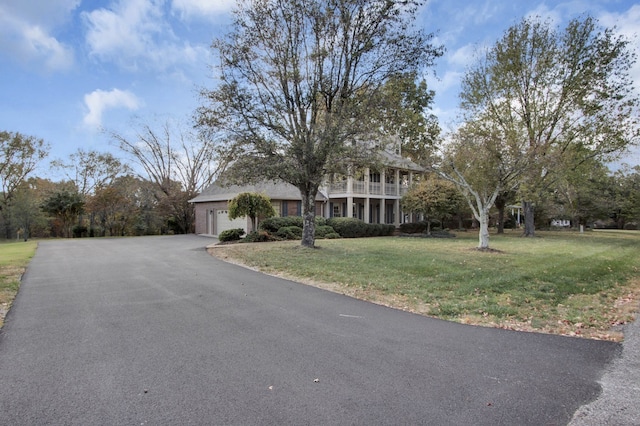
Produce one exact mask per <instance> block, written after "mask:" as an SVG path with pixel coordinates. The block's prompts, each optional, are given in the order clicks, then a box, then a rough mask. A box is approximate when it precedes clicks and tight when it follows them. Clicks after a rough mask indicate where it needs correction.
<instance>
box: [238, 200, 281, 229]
mask: <svg viewBox="0 0 640 426" xmlns="http://www.w3.org/2000/svg"><path fill="white" fill-rule="evenodd" d="M275 215H276V211H275V209H274V208H273V205H272V204H271V199H270V198H269V197H268V196H266V195H264V194H259V193H256V192H242V193H240V194H238V195H236V196H235V197H234V198H233V199H232V200H231V201H229V219H235V218H238V217H243V216H248V217H249V219H251V232H254V231H255V230H256V219H257V218H258V217H264V218H267V217H273V216H275Z"/></svg>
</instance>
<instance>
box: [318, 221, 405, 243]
mask: <svg viewBox="0 0 640 426" xmlns="http://www.w3.org/2000/svg"><path fill="white" fill-rule="evenodd" d="M327 225H329V226H331V227H332V228H333V229H334V230H335V231H336V233H338V234H339V235H340V236H341V237H342V238H362V237H378V236H387V235H392V234H393V232H394V231H395V229H396V228H395V226H393V225H385V224H380V223H364V222H363V221H361V220H359V219H355V218H349V217H334V218H331V219H329V220H327Z"/></svg>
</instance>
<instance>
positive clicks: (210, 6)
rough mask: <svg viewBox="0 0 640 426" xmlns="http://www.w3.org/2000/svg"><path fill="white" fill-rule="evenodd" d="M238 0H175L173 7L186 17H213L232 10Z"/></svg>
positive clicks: (172, 3) (181, 15)
mask: <svg viewBox="0 0 640 426" xmlns="http://www.w3.org/2000/svg"><path fill="white" fill-rule="evenodd" d="M236 3H237V1H236V0H215V1H211V0H173V1H172V2H171V9H172V10H173V11H175V12H177V13H178V15H180V17H182V18H183V19H184V18H197V17H203V16H204V17H211V16H216V15H220V14H223V13H226V12H229V11H231V10H232V9H233V8H234V7H235V5H236Z"/></svg>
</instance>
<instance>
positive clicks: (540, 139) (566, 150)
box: [446, 16, 640, 247]
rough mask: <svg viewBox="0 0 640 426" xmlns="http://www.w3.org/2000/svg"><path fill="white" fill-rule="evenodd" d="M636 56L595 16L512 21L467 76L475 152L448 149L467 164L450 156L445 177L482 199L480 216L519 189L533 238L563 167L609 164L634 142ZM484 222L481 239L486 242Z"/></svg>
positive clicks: (464, 132)
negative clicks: (562, 21)
mask: <svg viewBox="0 0 640 426" xmlns="http://www.w3.org/2000/svg"><path fill="white" fill-rule="evenodd" d="M634 62H635V53H634V52H633V51H631V50H630V49H629V42H628V41H627V40H626V39H624V38H623V37H618V36H615V35H614V31H613V29H602V28H600V27H599V26H598V23H597V21H596V20H595V19H593V18H591V17H588V16H587V17H585V18H583V19H576V20H573V21H571V22H570V23H569V24H568V25H567V26H566V28H564V29H563V30H561V29H556V28H553V27H552V26H551V24H550V23H549V22H542V21H541V20H540V19H539V18H526V19H523V20H522V21H521V22H520V23H518V24H516V25H514V26H512V27H510V28H509V29H508V30H507V31H506V32H505V34H504V36H503V37H502V38H501V39H500V40H499V41H497V42H496V44H495V45H494V46H493V47H492V48H491V49H489V50H488V51H487V52H486V55H485V56H484V57H482V58H480V60H479V61H478V63H477V64H476V65H475V66H474V67H472V68H470V69H469V71H468V72H467V73H466V74H465V76H464V78H463V80H462V91H461V94H460V98H461V109H462V111H463V118H464V125H463V126H462V127H461V131H460V132H459V135H458V137H457V139H458V140H461V139H464V140H466V141H467V142H468V143H473V144H476V145H478V144H479V145H478V146H476V147H475V148H474V152H475V154H472V153H468V154H464V153H463V152H464V151H465V150H467V148H466V147H463V146H462V145H461V144H458V145H456V149H458V150H459V151H460V152H456V151H455V150H452V151H450V152H451V154H453V155H454V156H455V157H457V158H458V159H461V158H464V160H463V161H462V162H456V161H448V162H446V166H449V167H450V168H451V170H449V172H448V173H447V174H448V176H449V177H450V178H452V181H455V182H456V183H457V184H458V185H459V186H460V187H461V188H462V189H463V191H466V194H468V195H469V197H470V199H471V200H472V201H474V199H475V201H474V204H476V207H478V206H479V204H478V203H477V200H478V199H479V198H478V195H480V196H481V198H483V201H482V208H480V209H479V210H481V211H476V212H474V214H475V213H479V214H480V215H481V216H482V214H483V213H482V211H484V212H485V213H488V211H489V208H490V207H491V206H492V205H493V203H494V202H495V198H496V197H497V196H498V195H499V194H500V193H501V192H503V191H505V190H507V191H508V190H510V189H512V187H513V189H517V191H518V193H519V195H520V197H521V199H522V200H523V201H524V202H525V207H526V208H525V220H526V222H525V223H526V225H527V226H526V230H527V232H526V234H527V235H533V204H532V200H533V199H535V195H536V194H537V193H538V192H539V191H541V190H544V189H545V188H547V187H548V186H549V185H550V184H551V183H553V182H555V180H556V179H557V178H558V174H559V173H561V172H562V171H563V170H566V169H567V168H575V167H577V166H579V165H580V164H582V163H584V162H586V161H588V160H589V159H590V158H596V159H599V160H611V159H613V158H616V157H617V156H618V155H620V154H621V153H623V152H624V150H625V149H626V148H627V147H629V146H630V145H632V144H635V143H637V142H638V136H639V128H640V127H639V124H640V117H639V116H638V114H637V111H638V105H639V101H638V96H637V94H636V92H635V91H634V88H633V82H632V79H631V76H630V69H631V66H632V65H633V64H634ZM467 152H468V150H467ZM469 154H471V155H469ZM489 154H490V158H487V155H489ZM470 176H473V178H471V177H470ZM472 181H477V182H476V183H473V182H472ZM478 182H481V183H482V185H484V189H482V190H479V189H478V188H480V187H479V186H478V185H479V184H478ZM482 185H481V186H482ZM474 192H475V194H474ZM481 219H482V218H481ZM484 223H486V222H485V221H484V220H481V234H482V233H486V235H487V238H486V240H482V239H481V243H480V245H481V247H482V246H484V245H486V246H487V247H488V232H487V231H486V230H485V229H484V228H483V224H484Z"/></svg>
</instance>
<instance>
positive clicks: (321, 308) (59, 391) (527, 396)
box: [0, 235, 621, 425]
mask: <svg viewBox="0 0 640 426" xmlns="http://www.w3.org/2000/svg"><path fill="white" fill-rule="evenodd" d="M210 242H211V241H210V240H208V239H206V238H202V237H196V236H193V235H191V236H173V237H141V238H126V239H74V240H68V241H46V242H42V243H40V246H39V248H38V251H37V253H36V256H35V257H34V259H33V260H32V262H31V265H30V266H29V270H28V271H27V274H26V275H25V277H24V279H23V284H22V287H21V290H20V293H19V295H18V297H17V299H16V301H15V303H14V305H13V308H12V309H11V311H10V312H9V315H8V316H7V318H6V322H5V326H4V328H3V329H2V332H1V334H0V419H1V420H0V421H1V422H2V423H3V424H11V425H35V424H38V425H43V424H56V425H60V424H69V425H75V424H78V425H79V424H82V425H93V424H119V425H120V424H121V425H146V424H159V425H164V424H170V425H185V424H215V425H218V424H220V425H223V424H240V425H245V424H295V425H303V424H312V425H315V424H318V425H331V424H336V425H337V424H340V425H346V424H368V425H371V424H389V425H399V424H427V425H471V424H473V425H516V424H517V425H564V424H566V423H567V422H569V420H570V419H571V417H572V415H573V413H574V412H575V411H576V410H577V409H578V408H579V407H580V406H581V405H583V404H585V403H588V402H590V401H592V400H594V399H595V398H596V397H597V396H598V395H599V394H600V392H601V387H600V385H599V384H598V380H599V379H600V377H601V376H602V374H603V373H604V371H605V369H606V368H607V366H608V365H610V364H611V362H612V361H613V360H615V359H617V357H618V356H619V353H620V350H621V345H619V344H615V343H609V342H599V341H590V340H582V339H576V338H568V337H559V336H550V335H541V334H533V333H520V332H511V331H505V330H497V329H490V328H478V327H471V326H465V325H460V324H455V323H449V322H445V321H439V320H436V319H431V318H425V317H421V316H418V315H413V314H409V313H405V312H400V311H397V310H393V309H389V308H385V307H381V306H377V305H373V304H370V303H366V302H361V301H358V300H354V299H351V298H349V297H345V296H342V295H339V294H334V293H330V292H326V291H323V290H319V289H316V288H312V287H308V286H305V285H301V284H297V283H294V282H291V281H286V280H282V279H277V278H273V277H269V276H264V275H262V274H259V273H256V272H253V271H250V270H247V269H244V268H240V267H237V266H234V265H230V264H226V263H223V262H221V261H219V260H217V259H215V258H212V257H211V256H209V255H208V254H207V253H206V251H205V249H204V247H205V246H206V245H207V244H209V243H210ZM327 267H328V268H330V267H331V265H327Z"/></svg>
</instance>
